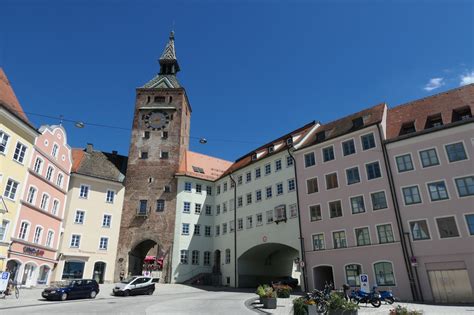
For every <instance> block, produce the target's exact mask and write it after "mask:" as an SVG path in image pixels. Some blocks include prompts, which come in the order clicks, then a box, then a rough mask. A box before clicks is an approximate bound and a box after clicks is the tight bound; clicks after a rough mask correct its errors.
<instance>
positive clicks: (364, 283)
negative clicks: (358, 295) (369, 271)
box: [359, 274, 370, 293]
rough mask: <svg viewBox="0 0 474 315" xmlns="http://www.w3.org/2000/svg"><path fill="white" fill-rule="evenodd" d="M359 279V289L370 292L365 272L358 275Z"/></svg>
mask: <svg viewBox="0 0 474 315" xmlns="http://www.w3.org/2000/svg"><path fill="white" fill-rule="evenodd" d="M359 279H360V290H361V291H362V292H365V293H370V287H369V276H368V275H366V274H361V275H359Z"/></svg>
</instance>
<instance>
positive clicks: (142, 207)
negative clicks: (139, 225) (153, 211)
mask: <svg viewBox="0 0 474 315" xmlns="http://www.w3.org/2000/svg"><path fill="white" fill-rule="evenodd" d="M147 213H148V200H140V201H139V208H138V214H139V215H146V214H147Z"/></svg>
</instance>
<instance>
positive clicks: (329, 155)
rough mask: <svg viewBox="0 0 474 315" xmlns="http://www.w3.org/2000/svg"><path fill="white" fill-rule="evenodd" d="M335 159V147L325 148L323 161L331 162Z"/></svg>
mask: <svg viewBox="0 0 474 315" xmlns="http://www.w3.org/2000/svg"><path fill="white" fill-rule="evenodd" d="M332 160H334V147H333V146H330V147H327V148H323V161H324V162H329V161H332Z"/></svg>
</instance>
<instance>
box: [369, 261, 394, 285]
mask: <svg viewBox="0 0 474 315" xmlns="http://www.w3.org/2000/svg"><path fill="white" fill-rule="evenodd" d="M379 263H390V265H391V266H392V275H393V283H389V284H387V283H384V284H379V283H378V281H377V273H376V271H375V265H377V264H379ZM393 265H394V264H393V262H392V261H390V260H378V261H374V262H373V263H372V272H373V276H374V280H375V281H374V282H375V284H376V285H377V286H379V287H396V286H397V276H396V274H395V268H394V267H393ZM384 277H385V276H384Z"/></svg>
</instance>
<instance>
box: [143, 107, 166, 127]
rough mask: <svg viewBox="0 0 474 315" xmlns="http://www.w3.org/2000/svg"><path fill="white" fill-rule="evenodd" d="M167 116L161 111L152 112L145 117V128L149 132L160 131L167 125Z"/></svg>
mask: <svg viewBox="0 0 474 315" xmlns="http://www.w3.org/2000/svg"><path fill="white" fill-rule="evenodd" d="M169 121H170V119H169V115H168V114H167V113H165V112H162V111H153V112H150V113H148V114H146V115H145V117H144V122H145V126H146V127H147V128H149V129H151V130H161V129H163V128H165V127H166V125H167V124H168V123H169Z"/></svg>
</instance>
